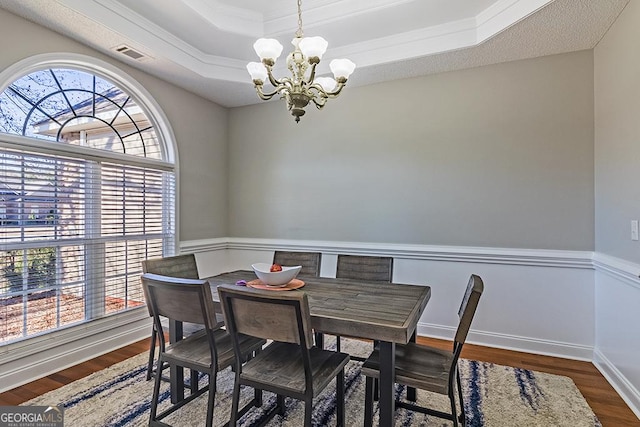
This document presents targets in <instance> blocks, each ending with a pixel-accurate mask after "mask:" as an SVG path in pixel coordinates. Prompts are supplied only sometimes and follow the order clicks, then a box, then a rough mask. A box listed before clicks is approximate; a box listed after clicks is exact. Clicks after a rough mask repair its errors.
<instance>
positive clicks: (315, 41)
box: [298, 37, 329, 59]
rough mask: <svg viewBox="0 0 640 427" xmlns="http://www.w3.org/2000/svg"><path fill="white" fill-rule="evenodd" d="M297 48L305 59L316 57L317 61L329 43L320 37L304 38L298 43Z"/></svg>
mask: <svg viewBox="0 0 640 427" xmlns="http://www.w3.org/2000/svg"><path fill="white" fill-rule="evenodd" d="M298 46H299V47H300V50H301V51H302V54H303V55H304V56H306V57H307V58H311V57H314V56H317V57H318V58H319V59H322V55H324V53H325V52H326V51H327V46H329V42H327V41H326V40H325V39H323V38H322V37H305V38H303V39H302V40H301V41H300V44H299V45H298Z"/></svg>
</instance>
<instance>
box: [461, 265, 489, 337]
mask: <svg viewBox="0 0 640 427" xmlns="http://www.w3.org/2000/svg"><path fill="white" fill-rule="evenodd" d="M483 291H484V283H483V282H482V279H481V278H480V277H479V276H476V275H475V274H472V275H471V277H470V278H469V283H468V284H467V290H466V291H465V293H464V298H463V299H462V303H461V304H460V309H459V310H458V317H459V318H460V323H458V329H457V330H456V336H455V343H456V344H458V345H460V346H461V345H462V344H464V342H465V340H466V339H467V335H468V334H469V329H470V328H471V321H472V320H473V316H474V314H475V313H476V308H478V301H480V296H481V295H482V292H483Z"/></svg>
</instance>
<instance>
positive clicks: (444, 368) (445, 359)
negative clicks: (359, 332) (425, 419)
mask: <svg viewBox="0 0 640 427" xmlns="http://www.w3.org/2000/svg"><path fill="white" fill-rule="evenodd" d="M453 357H454V355H453V352H451V351H446V350H440V349H438V348H434V347H429V346H425V345H419V344H415V343H409V344H406V345H402V344H396V382H397V383H399V384H404V385H406V386H409V387H415V388H419V389H423V390H428V391H432V392H435V393H440V394H447V393H448V391H449V372H450V370H451V366H452V365H453V364H452V362H453ZM362 374H363V375H365V376H368V377H373V378H379V376H380V353H379V352H378V350H377V349H376V350H374V351H373V353H371V355H370V356H369V357H368V358H367V360H366V361H365V362H364V364H363V365H362Z"/></svg>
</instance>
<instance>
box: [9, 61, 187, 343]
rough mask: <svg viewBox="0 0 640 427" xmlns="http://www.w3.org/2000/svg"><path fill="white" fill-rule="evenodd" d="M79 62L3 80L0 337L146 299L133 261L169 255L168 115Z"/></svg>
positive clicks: (101, 68) (106, 73)
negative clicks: (166, 116)
mask: <svg viewBox="0 0 640 427" xmlns="http://www.w3.org/2000/svg"><path fill="white" fill-rule="evenodd" d="M84 59H85V58H83V60H78V58H75V57H74V59H73V60H72V61H66V62H65V61H58V62H56V61H55V60H47V61H40V62H38V61H31V63H30V64H27V65H25V66H24V67H23V68H22V73H21V74H19V75H18V76H17V78H16V76H15V74H16V73H19V71H16V70H13V75H12V76H10V77H11V78H10V79H9V80H8V81H2V80H0V84H4V85H3V86H1V87H0V89H2V90H1V93H0V345H2V344H7V343H10V342H14V341H16V340H20V339H24V338H28V337H32V336H35V335H39V334H42V333H47V332H51V331H54V330H57V329H60V328H63V327H67V326H70V325H75V324H79V323H82V322H87V321H90V320H92V319H96V318H99V317H103V316H108V315H113V314H117V313H119V312H122V311H125V310H128V309H131V308H135V307H139V306H141V305H143V304H144V298H143V293H142V289H141V286H140V280H139V276H140V272H141V266H140V261H142V260H144V259H146V258H151V257H158V256H163V255H167V254H172V253H173V252H174V247H175V173H174V168H175V167H174V163H173V158H174V156H173V150H172V146H171V144H170V143H169V142H170V141H168V139H170V138H171V135H170V128H169V127H168V123H166V119H164V116H163V115H162V114H161V111H160V110H159V109H158V108H157V107H155V105H154V104H153V101H152V99H151V98H150V97H149V96H148V95H146V92H145V91H144V90H143V89H142V88H140V87H139V86H137V85H135V83H133V82H132V81H131V80H130V79H125V78H124V77H123V76H121V75H118V71H117V70H115V69H114V68H109V67H110V66H107V65H106V64H99V65H97V66H96V65H95V63H94V65H93V66H92V65H90V64H87V63H86V62H84ZM16 68H19V67H16ZM25 68H26V71H25ZM7 74H10V72H3V75H4V78H5V79H7ZM0 76H1V75H0ZM167 130H169V131H167Z"/></svg>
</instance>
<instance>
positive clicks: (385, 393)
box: [378, 341, 396, 427]
mask: <svg viewBox="0 0 640 427" xmlns="http://www.w3.org/2000/svg"><path fill="white" fill-rule="evenodd" d="M395 362H396V344H395V343H393V342H387V341H380V400H379V402H378V405H379V407H380V427H391V426H392V425H393V421H394V418H395V369H394V366H395V364H396V363H395Z"/></svg>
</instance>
